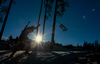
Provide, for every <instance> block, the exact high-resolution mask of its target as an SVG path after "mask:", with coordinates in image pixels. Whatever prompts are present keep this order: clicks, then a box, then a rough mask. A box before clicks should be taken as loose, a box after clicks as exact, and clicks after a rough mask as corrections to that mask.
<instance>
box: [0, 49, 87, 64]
mask: <svg viewBox="0 0 100 64" xmlns="http://www.w3.org/2000/svg"><path fill="white" fill-rule="evenodd" d="M30 53H31V55H25V54H24V51H17V52H16V54H15V55H14V57H13V58H9V56H10V54H11V51H5V50H2V51H0V63H1V64H75V61H74V60H73V59H74V58H76V57H80V56H86V54H87V52H86V51H52V52H41V51H37V52H36V51H34V52H32V51H30Z"/></svg>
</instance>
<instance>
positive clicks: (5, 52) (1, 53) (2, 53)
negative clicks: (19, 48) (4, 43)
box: [0, 51, 11, 56]
mask: <svg viewBox="0 0 100 64" xmlns="http://www.w3.org/2000/svg"><path fill="white" fill-rule="evenodd" d="M10 52H11V51H4V52H0V56H1V55H4V54H7V53H10Z"/></svg>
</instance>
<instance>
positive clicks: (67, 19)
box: [0, 0, 100, 45]
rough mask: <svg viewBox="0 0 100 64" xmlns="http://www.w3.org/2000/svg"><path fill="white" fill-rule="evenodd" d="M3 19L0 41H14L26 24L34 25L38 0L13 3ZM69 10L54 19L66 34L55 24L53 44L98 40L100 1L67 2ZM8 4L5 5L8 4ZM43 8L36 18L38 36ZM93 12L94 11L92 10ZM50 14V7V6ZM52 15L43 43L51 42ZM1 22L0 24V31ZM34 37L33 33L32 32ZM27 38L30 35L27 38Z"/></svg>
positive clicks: (42, 18)
mask: <svg viewBox="0 0 100 64" xmlns="http://www.w3.org/2000/svg"><path fill="white" fill-rule="evenodd" d="M14 1H15V3H16V4H15V5H14V4H13V5H12V7H11V10H10V13H9V16H8V19H7V23H6V26H5V30H4V33H3V38H2V39H6V38H7V37H9V36H10V35H12V36H13V38H15V37H16V36H19V35H20V34H21V31H22V30H23V29H24V27H25V26H26V24H27V23H28V21H31V23H30V24H29V26H32V25H34V26H36V25H37V21H38V16H39V10H40V5H41V0H14ZM67 1H68V2H69V8H66V12H65V13H64V15H63V16H62V17H59V18H57V20H58V21H60V22H61V23H62V24H64V25H66V26H67V27H68V31H65V32H63V31H62V30H61V29H60V28H59V23H58V22H56V32H55V42H57V43H61V44H63V45H66V44H73V45H77V43H79V45H82V44H83V43H84V41H87V42H90V43H94V41H95V40H98V42H99V41H100V16H99V15H100V1H99V0H67ZM8 3H9V1H8V2H7V3H5V5H8ZM44 10H45V9H44V6H43V10H42V15H41V19H40V24H41V26H40V28H39V33H42V29H43V28H42V26H43V20H44ZM93 10H94V11H93ZM53 11H54V6H53ZM53 14H54V12H52V16H51V17H50V18H49V19H48V20H47V21H46V27H45V28H46V29H45V41H51V32H52V24H53ZM1 26H2V23H0V28H1ZM33 33H34V34H35V31H34V32H33ZM29 37H30V38H32V37H33V35H31V36H29Z"/></svg>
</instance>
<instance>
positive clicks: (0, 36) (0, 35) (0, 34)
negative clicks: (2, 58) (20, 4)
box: [0, 0, 13, 41]
mask: <svg viewBox="0 0 100 64" xmlns="http://www.w3.org/2000/svg"><path fill="white" fill-rule="evenodd" d="M12 2H13V0H11V1H10V4H9V7H8V10H7V13H6V16H5V19H4V23H3V25H2V29H1V33H0V41H1V38H2V35H3V31H4V28H5V25H6V21H7V18H8V15H9V11H10V8H11V4H12Z"/></svg>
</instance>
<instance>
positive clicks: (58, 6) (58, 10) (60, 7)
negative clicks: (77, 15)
mask: <svg viewBox="0 0 100 64" xmlns="http://www.w3.org/2000/svg"><path fill="white" fill-rule="evenodd" d="M68 3H69V2H65V1H64V0H55V12H54V20H53V27H52V38H51V42H52V44H54V43H55V41H54V34H55V25H56V17H57V16H58V17H59V16H61V17H62V15H63V14H64V12H65V11H66V9H65V7H66V6H67V7H69V4H68Z"/></svg>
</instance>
